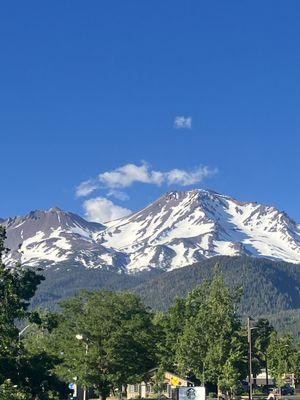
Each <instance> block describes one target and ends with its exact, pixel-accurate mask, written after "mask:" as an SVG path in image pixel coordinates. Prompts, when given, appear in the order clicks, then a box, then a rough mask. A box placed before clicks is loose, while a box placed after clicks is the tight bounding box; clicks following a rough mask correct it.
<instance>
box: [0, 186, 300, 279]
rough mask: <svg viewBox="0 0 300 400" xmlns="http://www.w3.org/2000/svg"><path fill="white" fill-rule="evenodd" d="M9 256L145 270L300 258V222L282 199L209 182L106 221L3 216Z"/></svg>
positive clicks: (54, 212) (51, 214) (59, 215)
mask: <svg viewBox="0 0 300 400" xmlns="http://www.w3.org/2000/svg"><path fill="white" fill-rule="evenodd" d="M3 224H4V225H5V226H6V228H7V236H8V239H7V243H6V244H7V247H9V248H10V249H11V251H10V252H9V253H8V255H7V258H6V262H8V263H12V262H14V261H18V260H19V261H21V262H22V263H25V264H28V265H42V266H49V265H50V266H51V265H56V266H57V267H59V264H60V263H62V262H74V263H79V264H80V265H82V266H84V267H86V268H102V269H109V270H114V271H119V272H127V273H138V272H140V271H144V270H151V269H159V270H162V271H168V270H173V269H176V268H180V267H183V266H186V265H191V264H193V263H195V262H199V261H201V260H204V259H206V258H210V257H215V256H218V255H228V256H237V255H251V256H254V257H268V258H270V259H273V260H284V261H287V262H292V263H300V227H299V225H297V224H296V223H295V222H294V221H293V220H292V219H291V218H289V217H288V215H287V214H286V213H284V212H281V211H279V210H277V209H276V208H275V207H272V206H266V205H261V204H258V203H253V202H248V203H245V202H240V201H238V200H235V199H233V198H231V197H229V196H224V195H221V194H218V193H215V192H211V191H207V190H200V189H198V190H191V191H187V192H171V193H167V194H166V195H164V196H162V197H161V198H159V199H158V200H157V201H155V202H154V203H152V204H150V205H149V206H148V207H146V208H144V209H142V210H141V211H138V212H136V213H133V214H131V215H130V216H129V217H125V218H121V219H119V220H116V221H112V222H109V223H108V224H106V226H103V225H101V224H97V223H93V222H88V221H85V220H84V219H83V218H81V217H79V216H77V215H75V214H72V213H66V212H63V211H61V210H59V209H57V208H52V209H50V210H48V211H32V212H31V213H29V214H28V215H26V216H24V217H15V218H10V219H8V220H6V221H4V222H3Z"/></svg>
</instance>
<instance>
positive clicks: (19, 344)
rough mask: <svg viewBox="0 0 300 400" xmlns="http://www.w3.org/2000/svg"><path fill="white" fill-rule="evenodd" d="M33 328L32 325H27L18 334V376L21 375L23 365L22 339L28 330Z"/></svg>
mask: <svg viewBox="0 0 300 400" xmlns="http://www.w3.org/2000/svg"><path fill="white" fill-rule="evenodd" d="M30 327H31V324H28V325H26V326H25V327H24V328H23V329H22V330H21V331H20V332H19V333H18V358H17V374H18V375H20V363H21V338H22V336H23V335H24V333H25V332H26V331H27V329H28V328H30Z"/></svg>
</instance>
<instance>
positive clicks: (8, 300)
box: [0, 228, 300, 400]
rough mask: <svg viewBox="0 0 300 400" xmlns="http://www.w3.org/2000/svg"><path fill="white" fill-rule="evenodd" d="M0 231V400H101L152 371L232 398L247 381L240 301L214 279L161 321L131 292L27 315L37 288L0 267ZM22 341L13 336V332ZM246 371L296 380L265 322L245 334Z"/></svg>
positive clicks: (291, 346)
mask: <svg viewBox="0 0 300 400" xmlns="http://www.w3.org/2000/svg"><path fill="white" fill-rule="evenodd" d="M4 241H5V230H4V229H3V228H0V301H1V308H0V340H1V342H0V398H1V400H8V399H9V400H55V399H56V400H57V399H63V398H67V396H68V383H70V382H73V383H78V384H80V385H81V386H82V387H91V388H93V389H94V391H95V392H96V393H97V394H98V395H99V396H100V397H101V398H102V400H105V399H106V398H107V397H108V395H109V394H110V393H117V392H118V393H120V391H121V390H122V388H124V386H125V385H126V384H128V383H137V382H140V381H141V380H143V379H145V376H146V374H147V372H148V371H149V369H151V368H153V367H158V373H157V375H156V382H155V383H156V387H157V388H159V386H160V383H161V382H160V380H161V379H162V378H161V377H162V374H161V372H162V371H165V370H169V371H173V372H177V373H179V374H181V375H184V376H186V377H188V378H190V379H191V380H193V379H194V380H197V381H201V382H202V383H203V382H204V383H205V384H210V385H215V386H216V387H217V388H218V391H219V392H220V393H225V394H226V395H228V396H229V397H232V396H234V395H235V393H236V392H237V389H238V386H239V383H240V382H241V381H242V380H243V379H245V378H246V377H247V373H248V342H247V330H246V327H245V323H244V320H243V318H242V317H241V316H240V315H239V311H238V310H239V307H238V306H239V302H240V301H241V298H242V292H241V289H240V288H239V287H236V288H234V287H230V286H228V285H227V284H226V283H225V282H224V279H223V277H222V275H221V274H219V273H216V274H215V276H214V277H213V278H212V279H210V280H206V281H204V282H203V283H202V284H200V285H199V286H197V287H196V288H195V289H194V290H192V291H191V292H190V293H189V294H188V295H187V296H186V297H185V298H182V299H176V300H175V301H174V303H173V304H172V306H171V307H170V308H169V309H168V310H167V311H166V312H153V311H152V310H151V309H150V308H148V307H147V306H145V305H144V304H143V303H142V301H141V300H140V298H139V297H138V296H137V295H135V294H132V293H127V292H119V293H118V292H111V291H107V290H101V291H92V292H89V291H81V292H80V293H78V294H77V295H75V296H74V297H73V298H70V299H69V300H65V301H64V302H62V303H61V304H60V309H59V311H58V312H49V311H46V310H39V311H29V308H28V307H29V303H30V300H31V299H32V297H33V296H34V293H35V291H36V289H37V287H38V285H39V284H40V283H41V281H42V280H43V279H44V278H43V276H42V275H41V274H39V272H38V271H33V270H30V269H28V268H26V269H24V268H22V266H21V265H16V266H15V267H13V268H8V267H6V266H5V265H4V263H3V262H2V255H3V254H4V253H5V251H6V249H5V246H4ZM24 326H26V327H27V329H26V333H24V335H23V336H20V332H21V331H22V328H23V327H24ZM252 345H253V372H254V374H256V373H258V372H259V371H260V370H261V368H267V369H268V370H269V373H270V375H272V376H274V377H275V378H276V381H277V382H278V384H279V385H280V384H282V377H283V374H284V373H286V372H289V373H296V374H297V373H298V370H297V368H298V365H299V357H300V351H299V346H297V345H295V343H294V341H293V338H292V336H291V335H288V334H287V335H284V336H280V335H278V333H277V332H276V331H275V329H274V328H273V327H272V326H271V324H270V323H269V321H268V320H267V319H260V320H258V321H256V323H255V329H254V330H253V334H252Z"/></svg>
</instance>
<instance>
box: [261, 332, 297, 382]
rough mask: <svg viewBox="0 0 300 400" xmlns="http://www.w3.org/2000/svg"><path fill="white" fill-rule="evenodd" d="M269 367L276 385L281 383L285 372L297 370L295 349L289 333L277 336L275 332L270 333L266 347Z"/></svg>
mask: <svg viewBox="0 0 300 400" xmlns="http://www.w3.org/2000/svg"><path fill="white" fill-rule="evenodd" d="M268 354H269V368H270V372H271V374H272V375H273V376H274V378H275V379H276V383H277V385H278V386H281V385H283V383H284V379H283V376H284V374H286V373H296V372H297V368H298V366H297V350H296V348H295V345H294V341H293V337H292V335H290V334H285V335H284V336H281V337H280V336H279V335H278V334H277V333H276V332H273V333H272V334H271V339H270V345H269V348H268Z"/></svg>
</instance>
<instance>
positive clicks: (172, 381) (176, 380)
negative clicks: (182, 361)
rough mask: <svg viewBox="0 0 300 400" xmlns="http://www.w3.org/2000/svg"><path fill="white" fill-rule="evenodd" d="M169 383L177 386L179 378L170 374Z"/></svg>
mask: <svg viewBox="0 0 300 400" xmlns="http://www.w3.org/2000/svg"><path fill="white" fill-rule="evenodd" d="M171 385H172V386H178V385H179V378H178V377H177V376H172V378H171Z"/></svg>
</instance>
